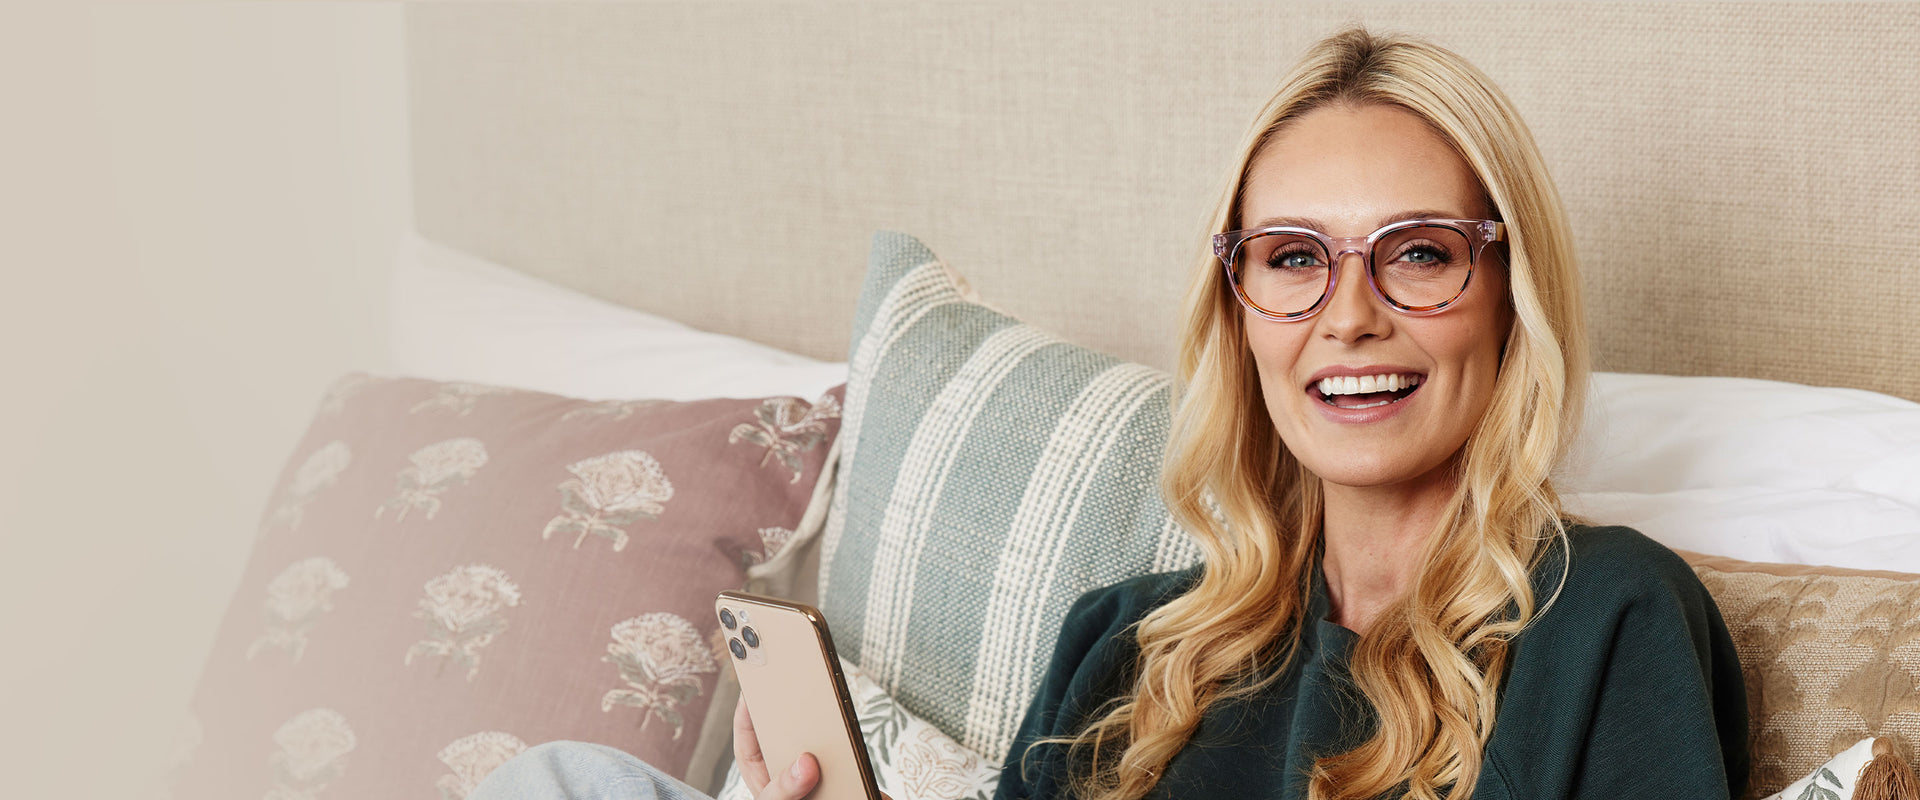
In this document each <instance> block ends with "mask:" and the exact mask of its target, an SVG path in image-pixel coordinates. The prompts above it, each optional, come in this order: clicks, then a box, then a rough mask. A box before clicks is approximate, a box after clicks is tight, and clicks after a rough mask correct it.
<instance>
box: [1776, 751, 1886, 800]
mask: <svg viewBox="0 0 1920 800" xmlns="http://www.w3.org/2000/svg"><path fill="white" fill-rule="evenodd" d="M1873 743H1874V740H1873V739H1861V740H1860V741H1859V743H1858V744H1855V745H1854V746H1852V747H1849V748H1847V749H1846V750H1843V751H1841V753H1840V755H1837V756H1834V757H1833V758H1832V759H1830V760H1829V761H1827V763H1825V764H1821V765H1820V766H1817V767H1814V768H1813V771H1812V772H1809V773H1807V777H1804V778H1801V779H1800V780H1797V781H1794V782H1793V783H1789V784H1787V788H1785V789H1781V790H1780V791H1778V792H1775V793H1773V794H1770V795H1767V796H1766V797H1765V798H1764V800H1800V798H1803V797H1804V798H1819V799H1820V800H1849V799H1850V798H1852V797H1853V790H1854V789H1855V788H1857V786H1858V783H1859V781H1860V771H1861V770H1864V769H1866V768H1867V763H1868V762H1870V761H1872V760H1873Z"/></svg>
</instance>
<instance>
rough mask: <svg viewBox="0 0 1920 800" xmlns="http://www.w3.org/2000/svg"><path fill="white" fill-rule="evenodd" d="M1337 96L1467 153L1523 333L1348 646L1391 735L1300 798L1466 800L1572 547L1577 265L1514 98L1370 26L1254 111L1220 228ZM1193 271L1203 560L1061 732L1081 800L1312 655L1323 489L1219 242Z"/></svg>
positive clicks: (1150, 766) (1169, 479)
mask: <svg viewBox="0 0 1920 800" xmlns="http://www.w3.org/2000/svg"><path fill="white" fill-rule="evenodd" d="M1339 104H1345V105H1348V106H1354V107H1358V106H1367V105H1373V104H1386V105H1392V106H1396V107H1399V108H1403V109H1406V110H1408V111H1411V112H1413V113H1414V114H1416V115H1418V116H1419V117H1421V118H1423V119H1424V120H1426V121H1427V122H1428V124H1429V125H1431V126H1432V128H1433V129H1434V130H1436V131H1438V132H1439V133H1440V134H1441V135H1442V136H1443V137H1445V138H1446V139H1447V140H1448V141H1449V142H1450V143H1452V145H1453V146H1454V147H1455V149H1456V150H1458V151H1459V153H1460V155H1461V156H1462V157H1464V158H1465V160H1466V162H1467V164H1468V165H1469V166H1470V167H1471V168H1472V169H1473V172H1474V174H1475V175H1476V176H1477V177H1478V178H1479V181H1480V184H1481V186H1482V187H1484V189H1485V191H1486V196H1487V199H1488V201H1489V205H1490V207H1491V208H1493V209H1494V211H1495V214H1496V215H1497V217H1498V218H1499V219H1501V220H1503V221H1505V222H1506V223H1507V231H1508V242H1507V246H1506V262H1507V269H1508V273H1509V281H1508V283H1509V289H1508V291H1509V293H1510V302H1511V304H1512V308H1513V311H1514V320H1515V321H1514V324H1513V326H1512V328H1511V329H1510V332H1509V333H1508V337H1507V341H1506V343H1505V345H1504V352H1503V355H1502V360H1501V366H1500V372H1499V377H1498V379H1497V380H1496V383H1495V386H1494V395H1493V399H1492V401H1491V404H1490V406H1489V407H1488V409H1487V412H1486V415H1485V417H1483V418H1482V419H1481V420H1480V423H1479V425H1478V426H1477V427H1476V428H1475V429H1474V431H1473V432H1472V434H1471V435H1470V436H1469V437H1468V439H1467V442H1466V444H1465V446H1464V448H1463V453H1462V455H1461V456H1460V458H1459V459H1458V461H1457V465H1456V467H1455V469H1456V470H1457V476H1458V484H1457V488H1456V489H1455V491H1454V493H1453V495H1452V497H1451V499H1450V500H1449V505H1448V507H1447V509H1446V511H1445V513H1444V514H1443V515H1442V520H1443V521H1442V522H1441V524H1440V526H1439V529H1438V530H1436V531H1434V532H1433V533H1432V535H1431V536H1429V537H1428V538H1427V540H1426V541H1427V544H1426V548H1425V561H1424V563H1425V564H1426V567H1425V569H1424V571H1423V572H1422V573H1421V574H1420V575H1418V576H1417V577H1416V578H1415V579H1414V580H1413V582H1412V585H1411V586H1409V587H1408V588H1407V590H1406V593H1405V595H1404V596H1403V597H1401V598H1400V599H1399V600H1397V601H1396V603H1395V604H1394V605H1393V606H1391V607H1389V608H1388V609H1387V610H1386V611H1384V612H1382V613H1381V614H1380V616H1379V617H1378V619H1377V621H1376V622H1375V623H1374V624H1373V625H1372V626H1371V628H1369V629H1368V630H1367V631H1366V632H1365V634H1363V635H1362V636H1361V637H1360V639H1359V642H1358V643H1357V645H1356V646H1355V649H1354V652H1353V656H1352V660H1351V669H1352V674H1353V678H1354V681H1355V683H1356V685H1357V686H1358V688H1359V689H1360V691H1361V692H1362V693H1363V695H1364V696H1365V698H1366V700H1367V701H1368V703H1369V704H1370V705H1371V706H1372V708H1373V709H1374V711H1375V712H1376V716H1377V719H1378V727H1377V728H1376V729H1375V730H1374V731H1373V733H1372V736H1371V738H1369V739H1367V740H1366V741H1365V742H1363V743H1362V744H1360V745H1359V746H1358V747H1356V748H1355V749H1353V750H1351V751H1349V752H1346V753H1339V754H1334V755H1329V756H1325V757H1322V758H1319V759H1318V760H1317V762H1316V763H1315V765H1314V768H1313V773H1312V776H1311V780H1310V784H1309V790H1308V795H1309V797H1311V798H1314V800H1345V799H1346V798H1372V797H1375V796H1378V795H1380V794H1383V793H1386V792H1390V791H1395V790H1399V791H1401V792H1403V795H1402V796H1404V797H1409V798H1421V799H1422V800H1428V799H1430V798H1436V797H1438V796H1439V793H1440V792H1441V791H1443V790H1447V788H1448V787H1452V790H1451V796H1452V797H1453V798H1454V799H1455V800H1467V798H1469V797H1471V795H1472V791H1473V785H1474V782H1475V779H1476V778H1477V777H1478V775H1479V773H1480V770H1481V766H1482V765H1481V751H1482V748H1483V747H1485V745H1486V742H1487V738H1488V737H1489V736H1490V735H1491V734H1492V732H1493V723H1494V714H1495V700H1496V694H1497V690H1498V687H1499V683H1500V680H1501V678H1502V677H1503V675H1504V674H1505V670H1506V666H1507V657H1508V643H1509V642H1510V641H1511V640H1512V639H1513V637H1514V636H1515V635H1516V634H1518V633H1519V632H1520V631H1521V630H1523V629H1524V628H1525V627H1526V625H1527V623H1528V622H1529V621H1530V620H1532V619H1533V617H1534V616H1535V614H1536V613H1537V609H1536V598H1535V597H1534V592H1533V590H1532V587H1531V584H1530V583H1529V576H1530V575H1531V573H1532V571H1533V569H1534V567H1535V566H1536V565H1537V564H1538V563H1539V562H1540V561H1541V559H1542V557H1543V556H1544V554H1545V553H1546V551H1547V547H1546V544H1547V543H1548V542H1551V541H1552V540H1553V539H1554V538H1555V537H1558V538H1561V539H1564V537H1565V536H1566V531H1565V529H1564V525H1563V523H1562V520H1563V519H1564V518H1565V516H1566V515H1565V514H1564V513H1563V510H1562V509H1561V506H1560V500H1559V497H1558V495H1557V494H1556V493H1555V492H1554V489H1553V484H1552V482H1551V480H1550V473H1551V472H1552V470H1553V468H1554V466H1555V465H1556V463H1557V462H1558V460H1559V458H1560V456H1561V454H1562V451H1563V449H1564V448H1565V447H1566V446H1567V444H1568V443H1570V442H1571V441H1572V440H1573V435H1574V432H1575V426H1576V424H1577V421H1578V420H1579V419H1580V406H1581V401H1582V399H1583V398H1584V397H1585V394H1586V387H1585V382H1586V375H1587V369H1588V362H1587V347H1586V331H1585V322H1584V319H1583V316H1582V311H1581V305H1580V292H1579V290H1580V281H1579V276H1578V270H1577V266H1576V264H1575V260H1574V252H1573V244H1572V241H1571V237H1570V236H1569V233H1568V225H1567V220H1566V214H1565V212H1564V211H1563V210H1562V208H1561V204H1560V199H1559V195H1558V193H1557V192H1556V191H1555V189H1554V186H1553V182H1552V179H1551V178H1550V177H1549V176H1548V174H1547V168H1546V164H1545V163H1544V162H1543V161H1542V159H1541V157H1540V153H1539V149H1538V148H1537V147H1536V146H1535V144H1534V141H1533V136H1532V134H1531V133H1530V132H1529V131H1528V129H1527V127H1526V124H1525V123H1524V122H1522V121H1521V119H1520V116H1519V114H1518V113H1516V112H1515V110H1514V108H1513V105H1512V103H1511V102H1510V101H1508V100H1507V98H1506V96H1505V95H1503V94H1502V93H1501V92H1500V90H1499V89H1498V88H1496V87H1495V86H1494V85H1493V82H1492V81H1490V80H1489V79H1488V78H1487V77H1486V76H1485V75H1484V74H1482V73H1481V72H1480V71H1479V70H1477V69H1475V68H1474V67H1473V65H1471V64H1469V63H1468V62H1467V61H1466V60H1465V59H1463V58H1461V57H1460V56H1458V55H1456V54H1454V53H1453V52H1451V51H1448V50H1446V49H1443V48H1441V47H1438V46H1436V45H1433V44H1430V43H1427V42H1424V41H1420V40H1417V39H1410V38H1405V37H1399V36H1380V35H1375V34H1372V33H1369V32H1367V31H1365V30H1363V29H1351V30H1346V31H1342V32H1340V33H1337V34H1335V35H1333V36H1331V37H1329V38H1327V39H1325V40H1323V41H1321V42H1319V43H1318V44H1317V45H1315V46H1314V47H1313V49H1312V50H1311V51H1310V52H1308V54H1307V55H1306V57H1305V58H1304V60H1302V61H1301V63H1300V64H1299V65H1298V66H1297V67H1296V68H1295V69H1294V70H1293V71H1292V73H1291V74H1289V75H1288V76H1287V77H1286V79H1285V80H1284V81H1283V82H1282V84H1281V86H1280V89H1279V91H1278V92H1277V93H1276V94H1275V95H1274V97H1273V99H1272V100H1270V101H1269V102H1268V103H1267V105H1266V107H1265V108H1264V109H1262V111H1261V113H1260V116H1259V118H1258V120H1256V122H1255V124H1254V126H1253V127H1252V129H1251V130H1250V131H1249V132H1248V135H1247V137H1246V139H1245V141H1244V142H1243V143H1242V145H1241V148H1240V153H1239V159H1238V166H1237V167H1236V169H1235V171H1234V174H1233V176H1232V179H1231V181H1230V182H1229V184H1228V187H1227V190H1226V191H1225V192H1224V194H1223V197H1222V199H1221V200H1220V203H1219V206H1218V208H1217V209H1216V211H1215V213H1214V215H1213V220H1212V231H1213V232H1220V231H1226V230H1232V229H1234V228H1237V227H1239V226H1240V223H1241V220H1240V219H1239V215H1240V208H1239V198H1240V194H1241V191H1242V189H1243V188H1244V186H1245V184H1246V180H1247V168H1248V165H1249V164H1250V163H1251V162H1252V161H1253V158H1254V156H1255V155H1256V154H1257V153H1259V152H1260V150H1261V148H1262V147H1264V146H1265V145H1266V143H1267V142H1268V141H1270V140H1272V139H1273V137H1274V136H1275V134H1276V133H1277V132H1279V131H1280V130H1282V129H1284V128H1285V127H1287V126H1288V125H1289V124H1290V123H1291V122H1293V121H1294V120H1297V119H1299V118H1300V117H1301V116H1302V115H1304V114H1306V113H1308V112H1309V111H1312V110H1314V109H1318V108H1322V107H1325V106H1330V105H1339ZM1193 274H1194V277H1193V280H1192V284H1191V287H1190V289H1189V291H1188V294H1187V297H1186V301H1185V309H1186V316H1185V320H1186V321H1185V329H1184V331H1183V338H1182V348H1181V358H1180V366H1179V373H1178V377H1179V384H1178V385H1179V392H1180V404H1179V407H1178V410H1177V411H1176V412H1175V415H1174V420H1173V432H1172V436H1171V438H1170V440H1169V442H1168V446H1167V454H1166V460H1165V466H1164V469H1163V473H1162V479H1161V480H1162V487H1161V488H1162V490H1163V492H1164V493H1165V495H1166V499H1167V506H1168V508H1169V509H1170V510H1172V512H1173V514H1174V516H1175V517H1176V518H1177V519H1178V520H1179V521H1180V523H1181V524H1182V525H1184V526H1185V527H1186V529H1187V530H1189V531H1191V532H1192V533H1193V535H1194V536H1195V538H1196V539H1197V540H1198V542H1199V544H1200V547H1201V549H1202V551H1203V552H1204V554H1205V567H1204V569H1203V570H1202V572H1201V576H1200V579H1199V582H1198V584H1197V585H1196V586H1195V587H1194V588H1192V590H1190V591H1188V592H1187V593H1185V594H1183V595H1182V596H1180V597H1178V598H1177V599H1175V600H1173V601H1172V602H1169V603H1167V604H1166V605H1164V606H1162V607H1160V608H1158V609H1156V610H1155V611H1153V612H1152V613H1150V614H1148V615H1147V616H1146V617H1145V619H1143V620H1142V621H1141V622H1140V623H1139V625H1138V626H1137V627H1136V628H1135V634H1136V636H1137V638H1138V641H1139V645H1140V656H1139V661H1138V663H1137V665H1136V666H1137V670H1136V673H1135V674H1136V675H1137V678H1136V680H1135V682H1134V685H1133V689H1132V692H1131V694H1129V695H1128V696H1125V697H1122V698H1120V699H1118V700H1117V701H1115V702H1113V703H1110V704H1109V705H1108V706H1107V707H1106V710H1105V711H1104V713H1103V714H1101V715H1099V716H1098V718H1097V719H1096V720H1095V721H1094V722H1093V723H1092V724H1091V725H1089V726H1088V727H1087V728H1086V729H1084V730H1083V731H1081V732H1080V733H1079V734H1078V735H1077V736H1075V737H1073V738H1071V739H1063V740H1058V741H1059V742H1061V743H1065V744H1068V745H1070V747H1071V750H1070V754H1071V757H1070V758H1069V759H1068V763H1070V764H1072V765H1074V767H1073V768H1074V770H1075V772H1074V774H1073V775H1072V785H1073V786H1074V789H1075V794H1076V795H1078V796H1080V797H1084V798H1089V799H1090V800H1132V798H1138V797H1141V796H1143V795H1145V794H1146V793H1147V792H1148V791H1149V790H1150V789H1152V788H1153V786H1154V784H1155V782H1156V781H1157V780H1158V776H1159V774H1160V772H1161V771H1162V770H1163V769H1164V767H1165V765H1166V764H1167V762H1168V761H1169V760H1170V759H1172V758H1173V756H1174V754H1175V753H1177V752H1178V751H1179V750H1180V749H1181V748H1182V747H1184V746H1185V745H1186V743H1187V740H1188V739H1189V738H1190V737H1191V736H1192V734H1193V731H1194V728H1195V726H1196V725H1197V724H1198V723H1199V721H1200V718H1201V715H1202V714H1203V713H1204V712H1205V711H1206V709H1207V708H1208V707H1209V706H1210V705H1212V704H1214V703H1216V702H1220V701H1223V700H1227V699H1230V698H1235V697H1242V696H1245V695H1249V694H1252V693H1254V692H1257V691H1259V690H1261V689H1262V688H1263V687H1264V686H1266V685H1267V684H1268V683H1270V682H1271V681H1272V680H1274V679H1275V678H1277V677H1278V676H1279V675H1280V673H1281V672H1282V671H1283V670H1284V668H1285V666H1286V664H1287V663H1288V662H1289V661H1290V660H1291V659H1292V658H1293V656H1294V653H1295V651H1296V649H1297V648H1298V645H1299V637H1300V635H1301V634H1300V631H1301V628H1302V625H1301V622H1302V617H1303V614H1304V612H1305V609H1306V604H1307V597H1308V594H1309V589H1310V586H1311V580H1312V573H1313V570H1314V569H1315V568H1316V563H1317V560H1318V554H1319V546H1320V528H1321V522H1322V495H1321V488H1320V483H1319V479H1318V478H1316V477H1315V476H1314V475H1312V474H1311V473H1310V472H1308V471H1307V470H1306V469H1305V467H1303V466H1302V465H1301V464H1300V462H1299V461H1298V460H1296V459H1295V458H1293V457H1292V455H1291V454H1289V453H1288V451H1287V448H1286V446H1285V445H1284V444H1283V443H1282V442H1281V441H1280V440H1279V437H1278V435H1277V434H1276V433H1275V430H1274V427H1273V424H1272V422H1271V420H1270V419H1269V418H1268V417H1267V413H1266V405H1265V403H1264V402H1263V400H1262V398H1261V390H1260V386H1259V381H1258V378H1257V375H1256V372H1255V368H1254V364H1253V360H1252V355H1251V353H1250V352H1249V350H1248V347H1247V339H1246V331H1245V327H1244V325H1245V317H1244V315H1243V313H1242V311H1241V309H1240V307H1239V305H1238V303H1237V301H1236V300H1235V299H1234V297H1233V294H1232V292H1231V289H1230V288H1229V287H1228V286H1227V285H1226V283H1225V280H1224V277H1223V271H1222V270H1221V269H1220V267H1219V263H1218V262H1217V261H1215V260H1214V257H1213V254H1212V253H1211V251H1208V252H1206V253H1204V254H1203V255H1202V256H1201V258H1200V259H1198V262H1197V263H1196V265H1195V266H1194V273H1193ZM1562 577H1563V578H1564V574H1563V576H1562ZM1556 592H1557V589H1556ZM1548 602H1549V603H1550V602H1551V599H1549V601H1548ZM1262 676H1264V677H1262ZM1402 787H1404V788H1402Z"/></svg>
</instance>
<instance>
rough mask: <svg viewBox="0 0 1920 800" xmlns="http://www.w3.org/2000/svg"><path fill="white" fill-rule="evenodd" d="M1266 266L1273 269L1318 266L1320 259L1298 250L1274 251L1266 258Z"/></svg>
mask: <svg viewBox="0 0 1920 800" xmlns="http://www.w3.org/2000/svg"><path fill="white" fill-rule="evenodd" d="M1267 266H1269V267H1272V268H1273V269H1309V268H1312V267H1317V266H1320V259H1319V258H1318V257H1316V256H1314V254H1312V253H1307V252H1300V251H1295V252H1292V253H1274V254H1273V255H1272V256H1269V257H1268V258H1267Z"/></svg>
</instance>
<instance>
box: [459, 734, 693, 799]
mask: <svg viewBox="0 0 1920 800" xmlns="http://www.w3.org/2000/svg"><path fill="white" fill-rule="evenodd" d="M521 798H528V799H529V800H563V798H564V799H565V800H574V799H575V798H579V799H580V800H585V799H586V798H594V800H615V799H616V798H618V800H711V798H708V797H707V796H706V795H704V794H701V793H700V791H699V790H697V789H694V788H693V787H691V786H688V785H686V784H684V783H681V782H680V781H678V780H675V779H674V777H673V776H671V775H668V774H667V773H664V772H661V771H660V770H658V769H655V768H654V767H653V765H651V764H648V763H647V762H645V761H641V760H640V759H638V758H635V757H633V756H630V755H627V754H626V753H623V752H621V751H619V750H616V749H614V748H611V747H608V746H606V745H600V744H588V743H586V742H564V741H562V742H547V743H546V744H542V745H536V746H534V747H530V748H527V750H526V752H523V753H521V754H520V755H517V756H514V757H513V758H511V759H508V760H507V763H505V764H501V765H500V766H499V767H498V768H496V769H495V770H494V771H493V772H491V773H488V774H487V777H486V779H484V780H482V781H480V785H479V786H476V787H474V790H473V792H472V793H471V794H468V795H467V800H521Z"/></svg>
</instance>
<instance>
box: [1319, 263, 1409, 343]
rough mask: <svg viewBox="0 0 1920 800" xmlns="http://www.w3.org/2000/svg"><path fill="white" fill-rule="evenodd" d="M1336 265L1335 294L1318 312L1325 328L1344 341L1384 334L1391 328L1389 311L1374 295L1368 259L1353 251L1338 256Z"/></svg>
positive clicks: (1326, 331) (1325, 330) (1320, 321)
mask: <svg viewBox="0 0 1920 800" xmlns="http://www.w3.org/2000/svg"><path fill="white" fill-rule="evenodd" d="M1333 268H1334V269H1335V270H1336V271H1338V280H1336V281H1334V287H1333V296H1332V297H1329V298H1327V305H1326V307H1325V308H1322V309H1320V313H1319V314H1318V315H1317V318H1318V321H1319V323H1320V327H1321V329H1322V330H1323V331H1324V332H1325V334H1326V335H1327V336H1329V337H1331V338H1334V339H1338V340H1340V341H1342V342H1349V343H1351V342H1357V341H1359V340H1361V339H1363V338H1366V337H1367V336H1374V337H1376V338H1377V337H1382V336H1385V335H1387V333H1388V331H1389V330H1391V323H1390V321H1389V320H1388V318H1387V315H1388V314H1389V313H1391V312H1389V311H1388V310H1387V309H1386V307H1385V306H1384V305H1383V304H1381V302H1380V301H1379V299H1378V298H1376V297H1374V296H1373V291H1372V289H1371V288H1370V287H1369V286H1368V283H1367V260H1366V259H1365V258H1362V257H1361V256H1360V254H1359V253H1355V252H1352V251H1347V252H1343V253H1341V254H1340V255H1338V256H1337V257H1336V258H1335V260H1334V262H1333Z"/></svg>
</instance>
